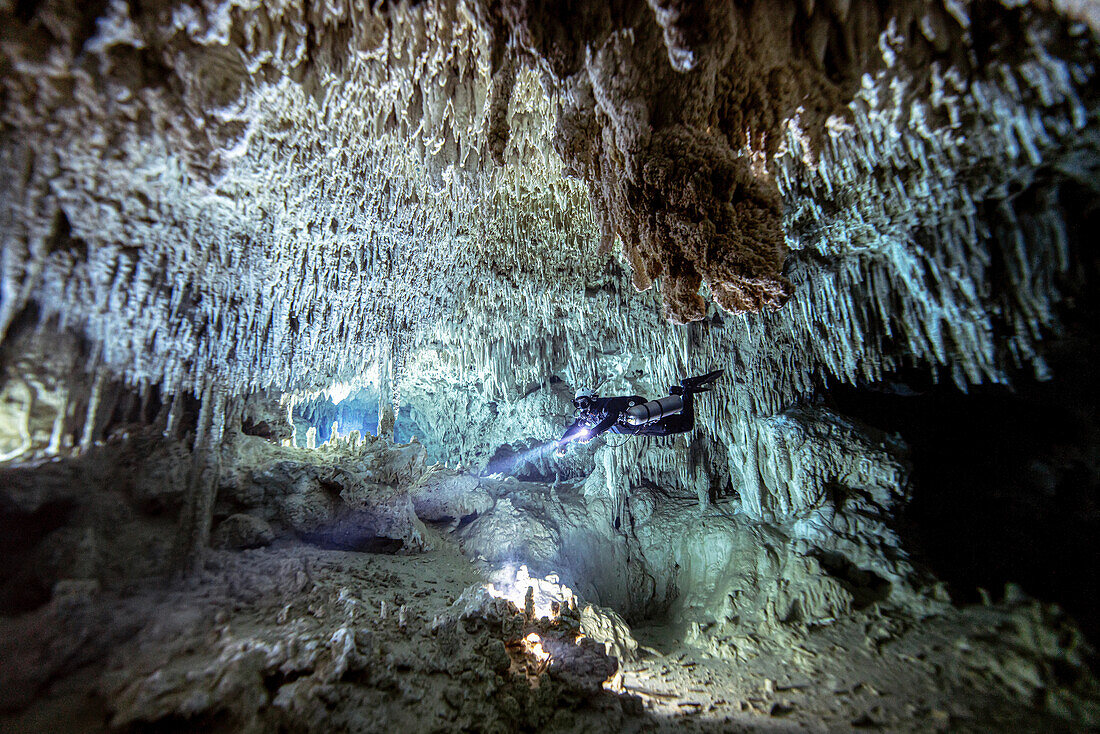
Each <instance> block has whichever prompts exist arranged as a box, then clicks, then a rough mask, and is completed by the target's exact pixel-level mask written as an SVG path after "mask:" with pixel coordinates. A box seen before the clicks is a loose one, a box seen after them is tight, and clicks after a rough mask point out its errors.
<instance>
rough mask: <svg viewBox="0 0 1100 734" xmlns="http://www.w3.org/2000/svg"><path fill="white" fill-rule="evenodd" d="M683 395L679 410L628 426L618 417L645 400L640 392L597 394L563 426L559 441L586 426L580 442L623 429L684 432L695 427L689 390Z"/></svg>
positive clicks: (661, 433) (634, 433)
mask: <svg viewBox="0 0 1100 734" xmlns="http://www.w3.org/2000/svg"><path fill="white" fill-rule="evenodd" d="M682 397H683V400H684V409H683V410H682V411H681V412H679V413H677V414H676V415H668V416H665V417H664V418H661V419H660V420H658V421H654V422H653V423H646V424H644V425H641V426H631V425H629V424H627V423H624V422H623V421H621V420H620V418H621V417H622V416H623V414H624V413H626V410H627V409H628V408H631V407H633V406H635V405H641V404H643V403H645V402H647V401H646V399H645V398H643V397H641V396H640V395H621V396H616V397H613V398H596V399H595V400H593V401H592V405H591V407H590V408H589V409H588V410H587V411H586V412H585V413H584V414H583V415H581V416H580V417H579V418H577V420H575V421H573V424H572V425H571V426H569V428H567V429H566V431H565V435H564V436H562V437H561V440H560V441H559V443H562V444H564V443H568V442H570V441H573V440H576V439H577V436H578V435H580V434H581V432H582V431H583V430H584V429H585V428H587V429H588V430H589V436H590V438H589V439H580V441H581V443H587V442H588V440H590V439H591V438H595V437H596V436H599V435H600V434H601V433H604V432H608V433H625V434H628V435H631V436H669V435H672V434H674V433H686V432H687V431H690V430H691V429H692V428H694V427H695V403H694V400H693V399H692V398H693V397H694V396H693V393H692V391H690V390H685V391H684V394H683V395H682Z"/></svg>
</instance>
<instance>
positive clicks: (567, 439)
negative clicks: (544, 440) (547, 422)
mask: <svg viewBox="0 0 1100 734" xmlns="http://www.w3.org/2000/svg"><path fill="white" fill-rule="evenodd" d="M586 428H588V426H587V425H585V422H584V420H583V419H580V418H578V419H577V420H575V421H573V425H571V426H569V428H566V429H565V434H564V435H563V436H562V437H561V438H560V439H559V440H558V446H564V445H565V444H567V443H571V442H573V441H575V440H576V438H577V436H579V435H581V434H582V433H583V432H584V430H585V429H586Z"/></svg>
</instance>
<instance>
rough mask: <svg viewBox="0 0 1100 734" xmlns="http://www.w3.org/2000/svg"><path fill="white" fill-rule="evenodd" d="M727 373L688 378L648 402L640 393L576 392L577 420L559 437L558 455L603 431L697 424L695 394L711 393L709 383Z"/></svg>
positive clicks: (681, 429)
mask: <svg viewBox="0 0 1100 734" xmlns="http://www.w3.org/2000/svg"><path fill="white" fill-rule="evenodd" d="M724 373H725V370H715V371H714V372H708V373H707V374H705V375H700V376H698V377H688V378H686V379H684V380H681V381H680V384H679V385H673V386H671V387H669V389H668V392H669V394H668V395H666V396H665V397H663V398H658V399H657V400H649V401H647V400H646V399H645V398H643V397H641V396H640V395H619V396H616V397H611V398H601V397H600V396H599V395H597V394H596V391H595V390H594V389H582V390H578V391H577V395H576V397H575V398H573V407H575V408H576V413H575V415H576V420H574V421H573V424H572V425H570V426H569V428H567V429H566V431H565V435H563V436H562V437H561V439H559V440H558V448H557V450H556V451H555V452H554V453H555V454H556V455H557V456H564V455H565V452H566V449H567V448H568V446H569V444H571V443H573V442H577V443H588V442H589V441H591V440H592V439H594V438H596V436H599V435H600V434H602V433H607V432H610V433H620V434H626V435H630V436H669V435H672V434H674V433H686V432H688V431H690V430H691V429H692V428H694V427H695V404H694V399H693V398H694V396H695V393H701V392H709V391H710V389H711V388H710V385H711V383H713V382H714V381H715V380H717V379H718V378H719V377H721V376H722V375H723V374H724Z"/></svg>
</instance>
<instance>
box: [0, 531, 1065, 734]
mask: <svg viewBox="0 0 1100 734" xmlns="http://www.w3.org/2000/svg"><path fill="white" fill-rule="evenodd" d="M483 583H484V578H483V577H482V576H481V575H480V574H479V572H478V571H477V570H476V568H475V567H474V565H473V564H471V563H470V562H469V561H467V560H466V559H465V558H464V557H463V556H461V555H460V554H459V553H458V551H457V550H456V549H455V547H454V546H453V545H452V544H451V543H449V542H447V541H446V540H444V539H442V538H440V539H439V542H438V543H437V547H436V548H435V549H434V550H431V551H428V552H426V553H422V554H417V555H381V554H366V553H352V552H345V551H332V550H320V549H316V548H312V547H308V546H301V545H284V546H279V547H272V548H268V549H260V550H251V551H243V552H217V553H212V554H211V555H210V557H209V558H208V560H207V562H206V564H205V567H204V568H203V570H202V571H201V572H200V574H199V575H198V576H197V577H196V578H193V579H191V580H189V581H187V582H180V583H176V584H165V583H148V584H146V585H143V586H137V587H135V588H132V589H129V590H127V591H125V592H120V591H102V592H101V591H97V590H95V589H94V587H93V586H91V585H90V584H89V583H87V582H63V583H62V584H61V586H60V587H59V588H58V589H57V590H56V591H55V595H54V599H53V600H52V601H51V602H50V603H49V604H47V605H46V606H44V607H42V608H40V609H39V610H36V611H35V612H32V613H29V614H25V615H22V616H20V617H15V618H4V619H0V661H2V663H0V691H2V693H0V709H2V710H3V711H5V712H6V713H3V714H2V715H0V729H3V730H4V731H9V732H21V731H28V732H29V731H53V732H69V731H82V732H86V731H106V730H112V731H119V730H121V731H147V730H157V731H160V730H166V729H170V730H197V729H201V730H206V731H271V730H282V731H322V730H323V731H344V730H346V731H363V732H375V731H377V732H383V731H385V732H399V731H517V730H518V731H534V730H538V731H591V730H602V731H661V730H690V731H740V730H744V731H838V730H847V729H856V728H859V729H863V728H870V729H882V730H889V731H937V730H940V731H968V730H970V731H988V730H990V729H994V728H997V729H1002V730H1007V731H1038V730H1043V731H1058V730H1065V731H1071V729H1068V728H1065V727H1064V725H1062V724H1060V723H1059V720H1058V719H1054V718H1053V717H1050V716H1048V715H1046V714H1043V713H1041V712H1040V711H1039V710H1038V709H1036V708H1032V706H1031V705H1030V704H1031V703H1032V702H1031V701H1027V700H1022V699H1021V700H1013V697H1012V696H1011V695H1010V694H1009V695H1006V693H1005V685H1003V684H1002V683H998V680H997V672H998V671H997V670H996V661H997V660H998V658H997V656H996V655H995V654H993V653H992V652H991V651H990V650H989V649H985V648H983V646H986V647H988V646H989V645H992V644H994V642H995V638H996V635H997V632H996V630H995V625H996V623H997V619H999V618H998V617H996V616H995V615H994V616H990V617H988V618H987V617H984V616H983V613H982V610H981V608H978V609H970V610H965V611H960V612H958V613H955V614H950V615H943V616H939V617H935V618H930V619H927V620H924V621H922V622H920V623H916V622H914V621H913V620H911V619H908V620H907V619H902V618H895V617H891V616H887V615H886V614H884V613H881V612H878V613H875V614H866V613H865V614H862V615H860V616H859V617H856V618H853V619H851V620H848V621H843V622H838V623H836V624H833V625H829V626H824V627H817V628H813V629H805V628H804V629H801V630H800V631H794V632H791V633H790V634H789V635H788V636H787V637H786V638H784V639H776V638H766V639H765V638H756V637H753V636H752V635H749V636H745V637H738V638H726V639H723V640H722V641H721V644H720V645H715V644H714V643H712V644H711V652H721V653H722V654H720V655H717V654H708V652H706V651H705V650H704V649H703V648H702V647H689V646H686V645H684V644H682V643H681V642H679V641H678V640H679V639H682V637H683V636H682V635H674V634H673V632H672V631H671V630H670V629H668V628H665V627H643V628H640V629H636V630H635V634H636V635H637V637H638V639H639V641H640V643H641V645H642V647H641V648H640V651H641V655H640V658H639V659H638V660H636V661H634V662H631V663H629V664H627V665H626V666H625V667H624V669H623V675H622V677H621V682H622V688H621V689H618V690H608V689H609V688H613V686H612V685H611V684H608V685H605V686H603V687H601V686H600V679H597V680H596V683H595V686H593V685H592V682H591V678H590V677H589V680H588V681H587V683H586V682H585V681H584V680H583V679H584V675H583V673H585V671H581V673H582V674H581V675H580V676H579V677H576V676H571V675H564V676H561V675H557V674H555V673H554V672H546V671H545V670H542V669H540V667H539V666H538V665H532V664H530V661H528V662H527V663H525V662H524V661H523V660H522V659H520V660H519V661H518V664H517V655H516V645H515V642H516V640H515V638H516V637H517V636H522V635H523V634H525V633H526V632H527V630H528V629H530V628H531V625H530V622H529V621H528V626H527V627H526V628H524V629H522V630H519V628H518V627H517V626H516V622H517V619H519V620H520V622H521V623H522V622H523V620H522V615H516V616H512V615H514V612H509V613H508V614H507V615H505V617H502V618H496V617H493V616H492V614H489V613H487V616H485V617H484V618H483V617H481V616H478V615H480V614H481V612H478V611H477V610H475V611H474V613H472V614H471V613H469V612H465V613H464V612H462V611H461V610H462V609H463V608H464V606H463V605H464V603H465V604H466V608H468V607H469V604H468V603H467V602H466V600H467V599H468V597H469V596H470V595H469V594H468V593H467V594H466V595H464V591H466V590H467V589H468V588H469V587H471V586H474V587H477V586H479V585H480V584H483ZM508 616H512V619H511V621H509V619H507V618H506V617H508ZM448 619H450V620H452V622H453V623H450V624H449V623H448V622H447V620H448ZM455 620H457V622H454V621H455ZM536 626H537V624H536ZM517 630H518V631H517ZM706 639H709V640H715V639H717V638H715V637H714V636H711V637H708V638H706ZM509 643H511V644H510V645H509ZM969 653H974V654H969ZM979 653H980V654H979ZM520 657H522V655H521V656H520ZM981 661H985V662H981ZM990 661H993V662H992V663H991V662H990ZM991 666H992V667H991ZM588 672H590V671H588Z"/></svg>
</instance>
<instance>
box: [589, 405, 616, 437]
mask: <svg viewBox="0 0 1100 734" xmlns="http://www.w3.org/2000/svg"><path fill="white" fill-rule="evenodd" d="M617 420H619V414H618V413H617V412H616V413H608V416H607V417H606V418H604V419H603V420H602V421H600V422H599V423H597V424H596V427H595V428H593V429H592V433H591V434H589V436H588V438H586V439H585V440H584V443H588V442H589V441H591V440H592V439H594V438H595V437H596V436H599V435H600V434H601V433H603V432H604V431H606V430H607V429H608V428H611V426H613V425H615V421H617Z"/></svg>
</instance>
